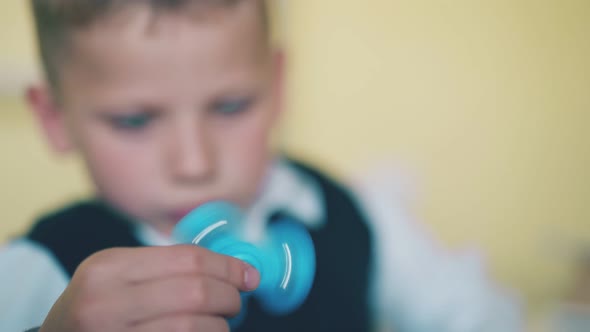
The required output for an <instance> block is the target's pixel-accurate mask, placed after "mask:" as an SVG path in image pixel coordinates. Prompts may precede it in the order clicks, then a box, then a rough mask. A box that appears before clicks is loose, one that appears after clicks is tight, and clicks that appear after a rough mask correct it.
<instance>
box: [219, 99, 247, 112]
mask: <svg viewBox="0 0 590 332" xmlns="http://www.w3.org/2000/svg"><path fill="white" fill-rule="evenodd" d="M252 103H253V99H252V98H237V99H225V100H220V101H217V102H216V103H214V104H213V111H214V112H215V113H218V114H221V115H234V114H239V113H241V112H243V111H246V110H247V109H248V108H249V107H250V106H251V105H252Z"/></svg>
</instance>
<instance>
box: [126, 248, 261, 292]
mask: <svg viewBox="0 0 590 332" xmlns="http://www.w3.org/2000/svg"><path fill="white" fill-rule="evenodd" d="M120 250H121V251H120V253H119V255H118V257H117V259H116V262H117V263H114V264H116V265H117V267H115V268H114V269H115V270H116V271H117V275H118V277H119V278H121V279H122V280H123V281H125V282H128V283H140V282H145V281H150V280H151V279H158V278H167V277H170V276H175V275H183V274H203V275H207V276H210V277H212V278H216V279H219V280H221V281H225V282H229V283H231V284H232V285H234V286H235V287H237V288H239V289H241V290H244V291H250V290H253V289H255V288H256V287H257V286H258V282H259V281H260V276H259V274H258V272H257V271H256V270H254V269H253V268H252V267H250V266H249V265H247V264H245V263H244V262H242V261H240V260H238V259H235V258H232V257H229V256H225V255H220V254H216V253H213V252H211V251H209V250H207V249H204V248H201V247H197V246H194V245H181V246H170V247H148V248H139V249H120Z"/></svg>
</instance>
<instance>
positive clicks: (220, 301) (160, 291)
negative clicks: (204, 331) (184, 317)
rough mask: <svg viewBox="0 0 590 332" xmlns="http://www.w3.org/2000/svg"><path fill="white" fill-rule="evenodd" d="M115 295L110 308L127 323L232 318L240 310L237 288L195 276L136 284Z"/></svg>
mask: <svg viewBox="0 0 590 332" xmlns="http://www.w3.org/2000/svg"><path fill="white" fill-rule="evenodd" d="M118 295H119V296H118V297H117V298H118V299H117V300H116V301H114V303H113V305H115V306H118V307H119V308H120V310H121V311H122V312H125V316H126V317H127V318H126V319H127V320H128V321H129V322H131V323H137V322H143V321H149V320H153V319H157V318H159V317H166V316H170V315H180V314H197V315H215V316H222V317H232V316H235V315H236V314H238V313H239V312H240V309H241V298H240V293H239V291H238V289H237V288H235V287H234V286H233V285H231V284H229V283H226V282H222V281H219V280H217V279H214V278H207V277H202V276H198V275H195V276H182V277H174V278H167V279H156V280H154V281H152V282H145V283H141V284H136V285H134V286H132V287H130V288H128V289H126V290H125V293H124V294H118ZM113 298H115V297H113Z"/></svg>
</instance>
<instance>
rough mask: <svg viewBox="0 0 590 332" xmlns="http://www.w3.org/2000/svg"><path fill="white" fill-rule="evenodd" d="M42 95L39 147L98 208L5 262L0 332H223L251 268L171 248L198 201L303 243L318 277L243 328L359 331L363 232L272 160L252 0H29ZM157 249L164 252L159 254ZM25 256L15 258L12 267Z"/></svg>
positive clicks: (342, 199) (267, 78) (42, 229)
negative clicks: (282, 313) (283, 221)
mask: <svg viewBox="0 0 590 332" xmlns="http://www.w3.org/2000/svg"><path fill="white" fill-rule="evenodd" d="M32 5H33V9H34V18H35V22H36V25H37V32H38V37H39V44H40V51H41V56H42V61H43V65H44V69H45V73H46V79H47V84H46V85H43V86H38V87H34V88H31V89H30V90H29V92H28V96H27V97H28V100H29V103H30V105H31V108H32V109H33V111H34V114H35V116H36V118H37V119H38V120H39V123H40V125H41V127H42V129H43V130H44V132H45V135H46V138H47V140H48V142H49V144H50V145H51V146H52V147H53V148H54V149H55V150H57V151H58V152H61V153H66V152H70V151H74V150H75V151H77V152H78V153H80V154H81V156H82V157H83V159H84V161H85V163H86V166H87V168H88V172H89V174H90V176H91V178H92V180H93V182H94V184H95V187H96V192H97V199H96V200H94V201H90V202H81V203H78V204H75V205H72V206H70V207H67V208H65V209H63V210H61V211H57V212H55V213H53V214H51V215H48V216H46V217H44V218H42V219H41V220H39V221H38V222H37V223H36V224H35V226H34V227H33V228H32V229H31V231H30V232H29V233H28V234H27V236H26V237H25V238H23V239H21V240H18V241H15V242H14V243H12V244H11V245H10V246H8V247H6V248H5V249H3V251H2V252H0V266H1V269H2V282H3V285H2V286H3V287H4V289H3V290H2V300H0V306H1V307H0V327H1V328H0V329H1V330H2V331H19V330H23V329H28V328H35V327H40V331H42V332H54V331H55V332H57V331H80V332H82V331H112V332H115V331H170V330H174V331H227V330H228V325H227V323H226V318H228V317H232V316H234V315H236V314H237V313H238V312H239V311H240V297H239V292H240V291H248V290H252V289H255V288H256V287H257V283H258V281H259V278H260V276H259V275H258V272H257V271H255V270H254V269H253V268H251V267H249V266H247V265H246V264H244V263H242V262H240V261H238V260H236V259H232V258H229V257H225V256H221V255H216V254H214V253H211V252H209V251H207V250H205V249H201V248H197V247H195V246H167V245H169V244H172V243H171V241H170V239H169V234H170V232H171V230H172V229H173V227H174V225H175V224H176V223H177V222H178V221H179V220H180V219H181V218H182V217H183V216H184V215H185V214H187V213H188V212H189V211H190V210H192V209H193V208H194V207H196V206H198V205H200V204H202V203H203V202H205V201H209V200H218V199H223V200H228V201H231V202H234V203H236V204H239V205H240V206H241V207H243V208H244V209H245V210H246V211H247V212H248V216H249V217H248V218H247V220H246V221H245V222H246V223H247V227H248V229H249V231H250V232H251V234H250V235H251V236H257V234H258V235H259V234H260V232H261V230H262V229H263V228H264V225H265V223H266V222H268V221H269V220H270V219H272V218H274V217H275V216H277V215H280V214H288V215H290V216H292V217H295V218H297V219H299V220H301V221H302V222H303V223H304V224H305V225H307V226H308V228H309V229H310V231H311V234H312V238H313V240H314V243H315V245H316V252H317V264H318V265H317V274H316V279H315V283H314V286H313V289H312V291H311V293H310V296H309V298H308V300H307V301H306V302H305V304H304V305H303V306H302V307H301V308H300V309H299V310H297V311H296V312H294V313H292V314H290V315H288V316H286V317H272V316H267V315H266V314H265V313H263V312H262V311H261V310H260V309H259V308H258V307H257V305H256V303H255V302H253V301H251V303H249V304H248V307H247V308H246V310H247V312H248V314H247V316H246V318H245V320H244V322H243V323H242V324H241V325H240V327H239V328H238V330H239V331H303V330H305V331H367V330H369V314H368V305H367V300H366V297H367V296H366V295H367V284H368V282H367V279H368V265H369V258H370V250H371V249H370V246H371V244H370V238H369V234H368V230H367V228H366V225H365V223H364V221H363V218H362V217H361V213H360V212H359V210H358V209H357V208H356V206H355V204H354V203H353V201H352V200H351V198H350V197H349V196H348V194H347V193H346V192H345V191H343V190H342V189H341V188H340V187H339V186H338V185H336V184H334V183H333V182H332V181H330V180H329V179H327V178H325V177H324V176H322V175H320V174H319V173H318V172H316V171H314V170H312V169H310V168H308V167H305V166H303V165H300V164H298V163H295V162H292V161H288V160H286V159H281V158H279V157H277V156H276V155H275V154H274V153H273V151H272V149H271V148H270V145H271V144H270V141H271V136H272V131H273V128H274V127H275V126H276V124H277V121H278V118H279V113H280V104H281V88H282V81H283V77H282V73H283V68H282V62H281V56H280V53H279V52H277V51H276V50H274V49H273V47H272V46H271V43H270V42H269V28H268V18H267V8H266V5H267V4H266V3H265V2H264V1H262V0H185V1H183V0H159V1H158V0H151V1H150V0H135V1H128V0H127V1H114V0H112V1H95V0H32ZM160 245H161V246H160ZM23 262H26V264H23Z"/></svg>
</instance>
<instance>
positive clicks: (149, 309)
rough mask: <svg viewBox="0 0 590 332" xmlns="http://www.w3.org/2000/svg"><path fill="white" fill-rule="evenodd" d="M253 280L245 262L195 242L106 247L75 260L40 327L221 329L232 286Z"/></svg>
mask: <svg viewBox="0 0 590 332" xmlns="http://www.w3.org/2000/svg"><path fill="white" fill-rule="evenodd" d="M259 280H260V276H259V275H258V272H256V270H254V269H253V268H251V267H249V266H248V265H246V264H245V263H243V262H241V261H239V260H237V259H234V258H231V257H228V256H223V255H219V254H216V253H213V252H211V251H208V250H206V249H203V248H199V247H195V246H173V247H150V248H136V249H109V250H105V251H102V252H99V253H97V254H95V255H93V256H91V257H89V258H88V259H87V260H85V261H84V262H83V263H82V264H81V265H80V266H79V267H78V269H77V270H76V273H75V274H74V276H73V278H72V280H71V282H70V284H69V286H68V287H67V288H66V290H65V291H64V293H63V294H62V295H61V297H60V298H59V299H58V301H57V302H56V303H55V305H54V306H53V308H52V309H51V311H50V312H49V315H48V316H47V319H46V320H45V322H44V324H43V326H42V327H41V330H40V331H41V332H95V331H96V332H104V331H109V332H120V331H141V332H151V331H154V332H160V331H229V327H228V325H227V322H226V319H225V318H227V317H231V316H233V315H236V314H237V313H239V311H240V305H241V301H240V294H239V291H240V290H242V291H250V290H253V289H254V288H255V287H257V285H258V282H259Z"/></svg>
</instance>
